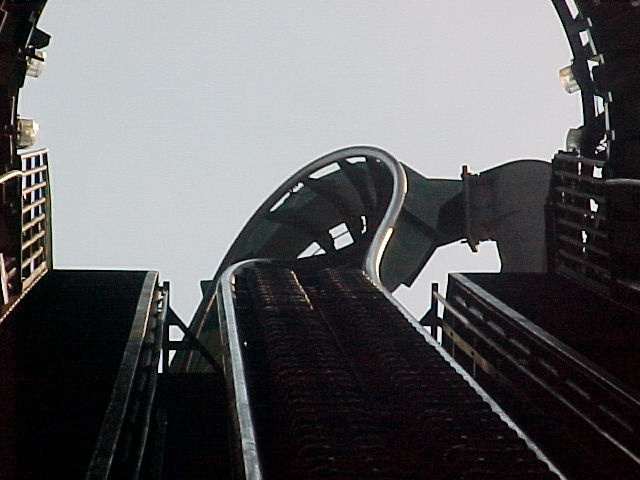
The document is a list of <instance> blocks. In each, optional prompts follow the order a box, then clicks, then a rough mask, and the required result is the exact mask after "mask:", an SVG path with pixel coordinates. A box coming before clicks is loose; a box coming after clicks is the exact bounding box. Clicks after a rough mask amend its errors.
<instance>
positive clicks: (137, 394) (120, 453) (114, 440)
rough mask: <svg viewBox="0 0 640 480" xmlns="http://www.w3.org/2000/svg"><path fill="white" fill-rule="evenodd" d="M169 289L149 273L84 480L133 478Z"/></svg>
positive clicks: (138, 463) (148, 417)
mask: <svg viewBox="0 0 640 480" xmlns="http://www.w3.org/2000/svg"><path fill="white" fill-rule="evenodd" d="M168 311H169V285H168V284H167V283H166V282H165V283H164V284H163V285H158V273H157V272H148V273H147V275H146V278H145V280H144V284H143V286H142V290H141V293H140V297H139V299H138V305H137V307H136V313H135V318H134V319H133V323H132V326H131V333H130V335H129V340H128V342H127V345H126V347H125V352H124V356H123V357H122V362H121V364H120V369H119V371H118V375H117V378H116V381H115V384H114V387H113V391H112V394H111V401H110V402H109V406H108V408H107V412H106V414H105V417H104V420H103V423H102V427H101V429H100V434H99V436H98V441H97V443H96V447H95V449H94V452H93V456H92V459H91V463H90V465H89V469H88V471H87V475H86V477H85V478H86V480H107V479H109V478H138V475H139V473H140V467H141V464H142V461H143V456H144V452H145V446H146V442H147V437H148V433H149V429H150V425H151V413H152V407H153V400H154V397H155V391H156V385H157V380H158V366H159V363H160V357H161V355H162V341H163V332H164V322H165V320H166V317H167V313H168Z"/></svg>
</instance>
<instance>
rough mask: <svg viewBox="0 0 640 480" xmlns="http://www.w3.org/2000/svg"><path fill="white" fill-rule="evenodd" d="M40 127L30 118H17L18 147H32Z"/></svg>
mask: <svg viewBox="0 0 640 480" xmlns="http://www.w3.org/2000/svg"><path fill="white" fill-rule="evenodd" d="M39 129H40V127H39V126H38V124H37V123H36V121H35V120H32V119H30V118H19V119H18V129H17V130H18V148H28V147H33V146H34V145H35V144H36V139H37V138H38V130H39Z"/></svg>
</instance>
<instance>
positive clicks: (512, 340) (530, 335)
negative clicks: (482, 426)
mask: <svg viewBox="0 0 640 480" xmlns="http://www.w3.org/2000/svg"><path fill="white" fill-rule="evenodd" d="M450 279H451V280H450V286H449V292H448V294H447V298H446V299H445V298H444V297H443V296H442V295H440V294H439V293H438V292H437V291H434V292H433V293H432V295H433V300H434V302H439V303H440V304H441V305H443V306H444V310H445V315H444V319H443V320H442V323H441V325H442V330H443V334H442V336H443V345H444V346H446V348H447V349H448V350H449V353H450V354H451V355H452V356H453V357H454V358H455V359H456V360H457V361H458V362H461V363H462V364H464V365H466V368H467V370H468V371H469V372H470V373H471V374H472V375H473V376H477V375H488V376H489V377H491V378H493V380H494V381H496V382H497V384H499V385H502V386H503V388H506V389H507V390H509V391H510V392H512V393H518V392H519V393H518V394H524V395H525V396H526V397H528V398H531V399H533V398H535V399H536V403H537V406H538V407H541V406H542V404H544V405H545V408H546V410H547V411H554V412H563V415H562V418H564V420H563V421H566V422H567V425H572V427H571V428H574V427H576V426H577V425H581V426H580V427H579V428H580V429H581V431H582V432H584V431H585V429H586V431H591V432H592V433H591V435H590V437H591V438H592V439H595V440H591V441H596V442H598V444H599V445H601V447H602V448H607V449H610V451H611V452H614V451H617V453H616V455H620V458H621V459H622V461H625V462H629V463H630V464H633V465H634V466H635V468H637V467H638V465H640V446H639V445H638V441H637V439H638V434H639V433H640V401H639V400H638V398H637V396H636V395H635V394H634V392H633V391H631V390H630V389H629V387H627V386H626V385H623V384H622V383H621V382H619V381H618V380H617V379H615V378H614V377H613V376H612V375H610V374H609V373H608V372H606V371H604V370H603V369H602V368H600V367H599V366H597V365H595V364H594V363H592V362H591V361H590V360H588V359H587V358H585V357H584V356H582V355H581V354H580V353H578V352H576V351H575V350H573V349H572V348H570V347H569V346H567V345H566V344H564V343H562V342H560V341H559V340H558V339H557V338H555V337H553V336H552V335H550V334H548V333H547V332H545V331H544V330H542V329H541V328H540V327H538V326H536V325H535V324H534V323H532V322H531V321H530V320H529V319H527V318H526V317H524V316H522V315H521V314H519V313H518V312H516V311H515V310H513V309H512V308H510V307H509V306H507V305H506V304H504V303H503V302H501V301H500V300H498V299H497V298H495V297H494V296H493V295H491V294H489V293H488V292H487V291H486V290H484V289H483V288H482V287H480V286H479V285H478V284H476V283H474V282H473V281H471V280H469V279H467V278H466V277H465V276H464V275H461V274H451V277H450ZM434 305H435V303H434ZM566 428H569V427H566Z"/></svg>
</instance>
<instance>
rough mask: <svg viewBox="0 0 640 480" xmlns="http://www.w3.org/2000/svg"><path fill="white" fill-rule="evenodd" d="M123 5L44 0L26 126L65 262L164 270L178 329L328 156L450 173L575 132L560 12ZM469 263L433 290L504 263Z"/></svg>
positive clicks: (439, 4)
mask: <svg viewBox="0 0 640 480" xmlns="http://www.w3.org/2000/svg"><path fill="white" fill-rule="evenodd" d="M131 5H132V3H131V2H130V1H125V0H112V1H109V2H104V1H97V0H65V1H59V0H49V3H48V5H47V7H46V8H45V12H44V15H43V17H42V19H41V22H40V25H39V26H40V28H42V29H44V30H45V31H47V32H48V33H50V34H51V35H52V37H53V38H52V42H51V45H50V46H49V48H48V49H47V52H48V55H49V57H48V62H47V67H46V70H45V72H44V74H43V76H42V77H41V78H40V79H28V80H27V83H26V86H25V88H24V89H23V96H22V99H21V104H20V113H21V114H22V115H23V116H25V117H31V118H35V119H36V120H37V121H38V122H39V123H40V127H41V134H40V140H39V142H38V146H48V147H49V148H50V152H51V153H50V162H51V168H52V176H53V179H52V185H53V197H54V198H53V202H54V219H53V220H54V249H55V264H56V266H57V267H94V268H96V267H100V268H135V269H139V268H151V269H157V270H160V272H161V274H162V277H163V278H164V279H168V280H170V281H171V284H172V305H173V306H174V309H176V311H177V312H178V313H179V315H180V316H181V317H182V318H183V319H185V320H186V319H188V318H190V316H191V312H192V310H193V309H194V308H195V306H196V304H197V302H198V301H199V298H200V293H199V285H198V282H199V280H200V279H204V278H210V277H211V276H212V275H213V273H214V271H215V270H216V268H217V266H218V263H219V262H220V260H221V259H222V257H223V255H224V253H225V252H226V250H227V248H228V247H229V245H230V243H231V242H232V241H233V239H234V238H235V236H236V235H237V233H238V232H239V230H240V229H241V228H242V226H243V224H244V222H245V221H246V220H247V219H248V218H249V216H250V215H251V214H252V213H253V211H254V210H255V209H256V208H257V207H258V205H259V204H260V203H261V202H262V201H263V200H264V199H265V198H266V197H267V195H268V194H269V193H271V192H272V191H273V190H274V189H275V188H276V187H277V186H278V185H279V184H280V183H281V182H282V181H283V180H284V179H285V178H287V177H288V176H289V175H290V174H291V173H292V172H293V171H295V170H297V169H298V168H300V167H302V166H303V165H304V164H306V163H308V162H309V161H311V160H313V159H315V158H317V157H318V156H320V155H322V154H325V153H327V152H329V151H332V150H335V149H337V148H339V147H343V146H347V145H353V144H369V145H376V146H379V147H381V148H384V149H385V150H387V151H389V152H390V153H391V154H393V155H394V156H395V157H396V158H398V159H399V160H401V161H403V162H405V163H407V164H409V165H410V166H412V167H413V168H415V169H417V170H418V171H420V172H422V173H423V174H424V175H426V176H429V177H449V178H457V177H458V175H459V172H460V168H461V165H463V164H468V165H470V167H471V169H472V170H474V171H481V170H485V169H487V168H489V167H491V166H495V165H497V164H500V163H504V162H506V161H508V160H512V159H517V158H541V159H550V158H551V157H552V155H553V154H554V152H555V151H556V150H558V149H559V148H561V147H562V145H563V143H564V137H565V134H566V131H567V129H568V128H569V127H572V126H577V125H579V124H581V118H580V114H579V97H578V96H577V95H574V96H569V95H567V94H566V93H565V92H564V91H563V90H562V88H561V86H560V83H559V81H558V75H557V71H558V69H559V68H560V67H563V66H565V65H567V64H568V63H569V62H570V58H571V54H570V51H569V48H568V45H567V42H566V39H565V36H564V32H563V30H562V27H561V24H560V21H559V20H558V19H557V17H556V14H555V11H554V9H553V7H552V5H551V2H550V1H549V0H519V1H518V2H514V1H513V0H488V1H483V2H478V1H477V0H456V1H451V0H422V1H394V2H383V1H375V0H370V1H349V2H347V1H322V2H321V1H308V0H296V1H293V0H291V1H269V2H267V1H263V2H258V1H252V2H247V1H233V2H231V1H229V2H222V1H208V2H177V1H169V0H156V1H153V2H152V1H149V0H142V1H138V2H135V7H131ZM467 250H468V248H467V247H466V246H463V245H457V246H453V247H450V248H448V249H447V251H446V252H445V254H444V255H442V254H441V255H439V256H438V258H436V259H435V260H434V263H435V264H437V265H436V266H435V267H434V268H433V270H432V272H433V273H430V274H429V276H433V275H435V276H436V277H438V278H442V276H443V272H444V271H445V270H447V269H453V270H469V269H473V268H479V269H485V268H493V269H495V268H497V266H498V264H497V260H496V258H495V253H494V250H493V249H492V248H491V247H490V246H488V247H486V248H484V249H482V251H484V253H483V254H481V255H479V256H476V257H475V258H471V255H470V254H469V255H467V254H466V253H467V252H466V251H467ZM428 280H429V279H428V278H425V279H424V281H426V282H427V283H422V284H420V285H419V286H418V288H421V289H422V292H420V293H416V292H413V293H411V294H410V295H404V294H403V298H406V299H408V300H407V301H408V302H409V303H410V304H411V305H410V307H412V308H413V309H414V310H418V309H419V308H418V307H416V305H422V304H424V303H425V302H426V300H424V299H423V297H426V295H427V285H428Z"/></svg>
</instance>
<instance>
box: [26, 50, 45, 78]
mask: <svg viewBox="0 0 640 480" xmlns="http://www.w3.org/2000/svg"><path fill="white" fill-rule="evenodd" d="M46 61H47V52H44V51H42V50H36V51H35V52H34V54H33V56H31V55H30V56H29V57H27V75H29V76H30V77H35V78H38V77H39V76H40V75H42V72H43V71H44V64H45V62H46Z"/></svg>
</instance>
